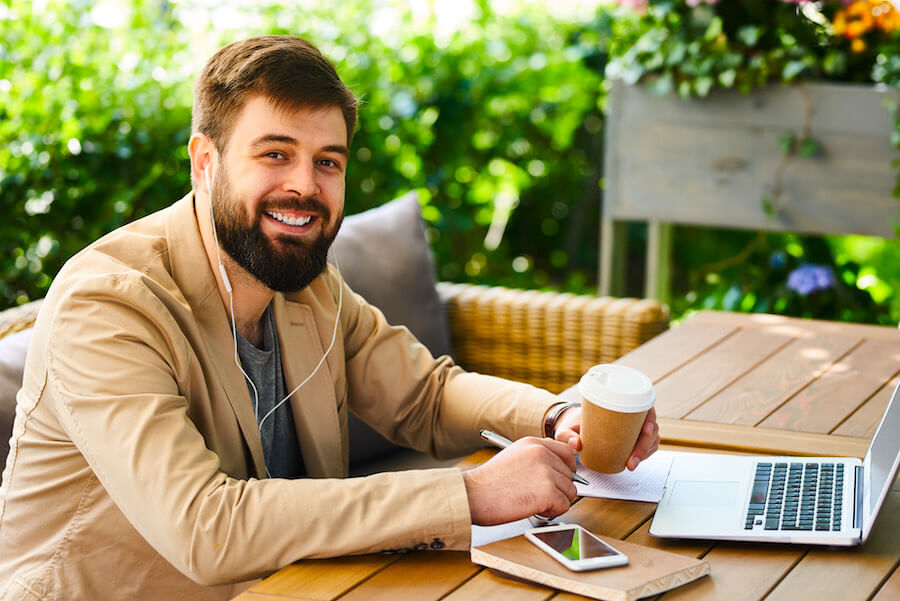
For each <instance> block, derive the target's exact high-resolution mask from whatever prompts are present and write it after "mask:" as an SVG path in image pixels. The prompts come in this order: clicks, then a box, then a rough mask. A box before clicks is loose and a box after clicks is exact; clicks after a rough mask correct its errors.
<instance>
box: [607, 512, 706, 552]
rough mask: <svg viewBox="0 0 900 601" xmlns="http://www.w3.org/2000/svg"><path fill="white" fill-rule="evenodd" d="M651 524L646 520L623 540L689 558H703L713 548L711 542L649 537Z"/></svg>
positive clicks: (650, 521)
mask: <svg viewBox="0 0 900 601" xmlns="http://www.w3.org/2000/svg"><path fill="white" fill-rule="evenodd" d="M651 523H652V520H647V521H646V522H644V523H643V524H642V525H641V527H640V528H638V529H637V530H635V531H634V532H632V533H631V535H630V536H629V537H628V538H626V539H625V540H626V541H628V542H630V543H636V544H638V545H644V546H645V547H652V548H654V549H660V550H662V551H669V552H670V553H678V554H680V555H687V556H689V557H703V556H704V555H706V554H707V553H709V551H710V550H711V549H712V548H713V547H714V546H715V543H714V542H712V541H688V540H685V541H680V540H668V539H664V538H657V537H655V536H650V524H651Z"/></svg>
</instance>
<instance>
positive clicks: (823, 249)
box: [672, 227, 900, 324]
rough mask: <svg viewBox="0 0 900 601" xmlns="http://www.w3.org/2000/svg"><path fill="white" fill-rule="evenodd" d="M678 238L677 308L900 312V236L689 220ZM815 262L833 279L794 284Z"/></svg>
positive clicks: (822, 314)
mask: <svg viewBox="0 0 900 601" xmlns="http://www.w3.org/2000/svg"><path fill="white" fill-rule="evenodd" d="M675 240H676V244H675V266H676V269H675V273H674V278H675V287H676V288H677V289H679V290H683V291H684V292H683V293H680V294H678V295H676V296H675V298H674V300H673V302H672V310H673V313H674V314H675V315H684V314H687V313H690V312H691V311H694V310H699V309H718V310H725V311H740V312H748V313H777V314H780V315H792V316H796V317H809V318H817V319H831V320H835V319H839V320H842V321H854V322H869V323H880V324H895V323H896V322H897V316H898V315H900V298H898V297H897V296H896V295H894V293H893V292H894V290H896V289H898V287H900V273H898V271H897V269H896V264H897V259H898V258H900V242H898V241H892V240H884V239H881V238H874V237H866V236H828V237H813V236H798V235H794V234H771V233H770V234H766V233H760V234H756V233H752V232H737V231H726V230H710V229H707V228H689V227H681V228H676V231H675ZM688 241H691V243H687V242H688ZM711 257H718V258H717V259H714V260H712V262H710V258H711ZM808 265H819V266H823V267H825V268H826V269H827V270H829V271H830V272H831V273H832V274H833V275H834V285H833V286H829V287H827V289H824V290H818V291H814V292H811V293H803V291H798V290H797V289H792V287H791V286H789V281H790V276H791V273H792V272H794V271H795V270H797V269H802V268H804V266H808Z"/></svg>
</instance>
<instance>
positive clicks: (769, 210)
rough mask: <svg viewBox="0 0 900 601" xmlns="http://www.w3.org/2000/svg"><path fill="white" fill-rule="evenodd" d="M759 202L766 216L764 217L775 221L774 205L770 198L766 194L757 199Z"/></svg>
mask: <svg viewBox="0 0 900 601" xmlns="http://www.w3.org/2000/svg"><path fill="white" fill-rule="evenodd" d="M759 202H760V204H761V205H762V210H763V212H764V213H765V214H766V217H768V218H770V219H775V204H774V203H773V202H772V197H771V196H769V195H768V194H764V195H763V197H762V198H760V199H759Z"/></svg>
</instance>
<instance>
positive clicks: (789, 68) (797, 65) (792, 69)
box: [781, 61, 806, 81]
mask: <svg viewBox="0 0 900 601" xmlns="http://www.w3.org/2000/svg"><path fill="white" fill-rule="evenodd" d="M804 69H806V63H804V62H802V61H788V62H787V64H786V65H785V66H784V69H783V70H782V72H781V76H782V77H783V78H784V80H785V81H793V80H794V78H796V77H797V76H798V75H800V74H801V73H803V71H804Z"/></svg>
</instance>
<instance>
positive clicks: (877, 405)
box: [831, 376, 900, 438]
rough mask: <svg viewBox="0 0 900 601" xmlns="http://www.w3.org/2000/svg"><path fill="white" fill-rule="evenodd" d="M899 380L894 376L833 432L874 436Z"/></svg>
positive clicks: (846, 434) (863, 436) (845, 434)
mask: <svg viewBox="0 0 900 601" xmlns="http://www.w3.org/2000/svg"><path fill="white" fill-rule="evenodd" d="M898 380H900V378H898V377H896V376H895V377H893V378H892V379H891V381H890V382H888V383H887V384H885V385H884V386H882V387H881V390H879V391H878V392H876V393H875V394H874V395H873V396H872V397H871V398H870V399H869V400H868V401H866V402H865V404H864V405H863V406H862V407H860V408H858V409H857V410H856V411H855V412H854V413H853V414H852V415H850V416H849V417H848V418H847V419H846V420H844V422H843V423H841V424H840V425H839V426H838V427H837V428H835V429H834V430H832V432H831V433H832V434H838V435H840V436H859V437H862V438H872V437H873V436H874V435H875V430H877V429H878V424H880V423H881V418H882V416H883V415H884V410H885V409H887V406H888V402H890V400H891V395H892V394H894V388H895V387H896V386H897V381H898Z"/></svg>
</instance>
